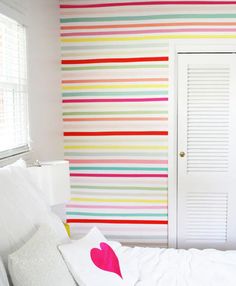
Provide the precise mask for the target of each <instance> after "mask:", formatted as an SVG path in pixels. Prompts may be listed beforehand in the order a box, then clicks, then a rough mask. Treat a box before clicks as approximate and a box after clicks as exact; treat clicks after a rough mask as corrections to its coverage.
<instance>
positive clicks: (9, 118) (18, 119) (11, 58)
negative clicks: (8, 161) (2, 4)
mask: <svg viewBox="0 0 236 286" xmlns="http://www.w3.org/2000/svg"><path fill="white" fill-rule="evenodd" d="M28 150H29V128H28V109H27V64H26V31H25V27H24V26H22V25H21V24H19V23H17V22H16V21H14V20H12V19H10V18H8V17H6V16H4V15H2V14H0V158H5V157H8V156H12V155H16V154H20V153H23V152H26V151H28Z"/></svg>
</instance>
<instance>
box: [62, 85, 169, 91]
mask: <svg viewBox="0 0 236 286" xmlns="http://www.w3.org/2000/svg"><path fill="white" fill-rule="evenodd" d="M109 88H112V89H113V88H114V89H115V88H168V84H120V85H68V86H63V87H62V90H80V89H109Z"/></svg>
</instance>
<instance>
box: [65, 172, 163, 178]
mask: <svg viewBox="0 0 236 286" xmlns="http://www.w3.org/2000/svg"><path fill="white" fill-rule="evenodd" d="M70 176H71V177H94V178H96V177H97V178H99V177H100V178H102V177H103V178H168V175H167V174H99V173H93V174H90V173H70Z"/></svg>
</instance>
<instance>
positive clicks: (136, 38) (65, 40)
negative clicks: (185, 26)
mask: <svg viewBox="0 0 236 286" xmlns="http://www.w3.org/2000/svg"><path fill="white" fill-rule="evenodd" d="M235 38H236V34H234V35H226V34H224V35H209V34H208V35H194V34H192V35H158V36H157V35H154V36H134V37H109V38H107V37H99V38H98V37H97V38H61V42H62V43H83V42H109V41H117V42H119V41H143V40H144V41H145V40H161V39H235Z"/></svg>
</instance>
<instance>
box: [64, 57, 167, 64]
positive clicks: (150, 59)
mask: <svg viewBox="0 0 236 286" xmlns="http://www.w3.org/2000/svg"><path fill="white" fill-rule="evenodd" d="M165 61H168V57H142V58H110V59H109V58H107V59H86V60H62V61H61V63H62V64H63V65H77V64H78V65H84V64H98V63H134V62H165Z"/></svg>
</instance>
